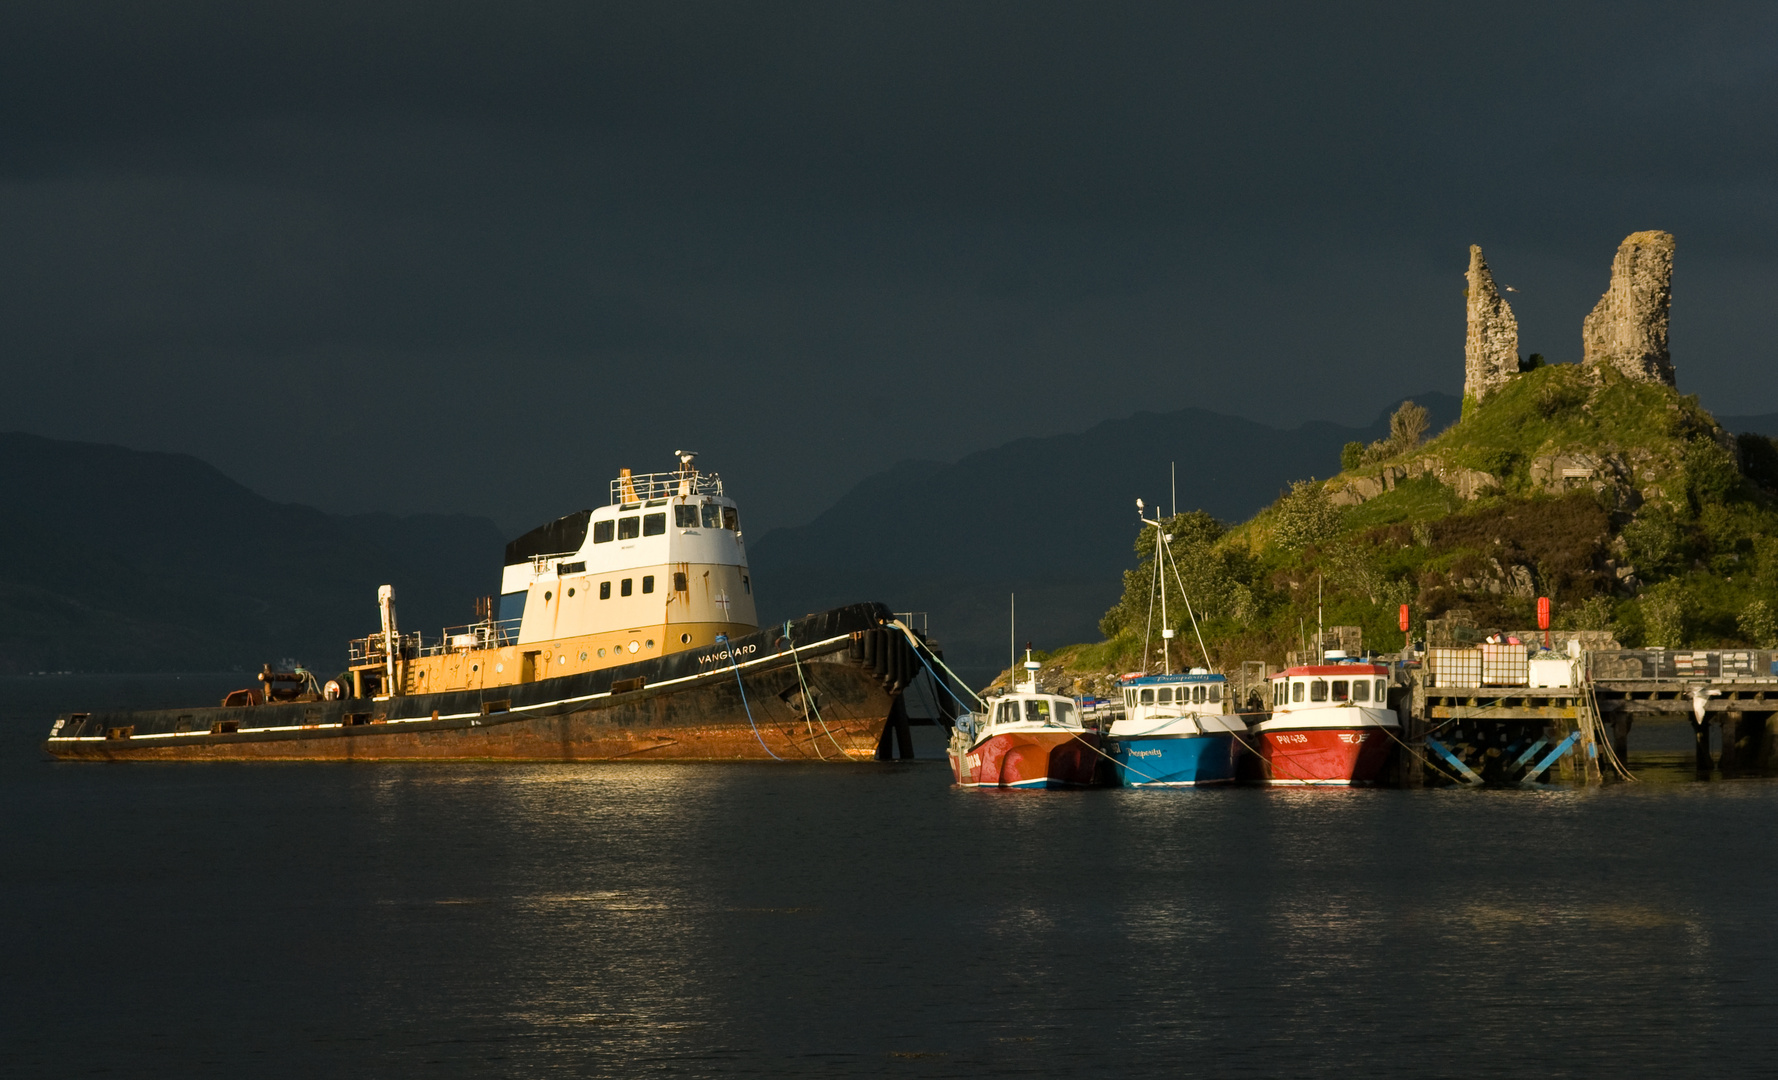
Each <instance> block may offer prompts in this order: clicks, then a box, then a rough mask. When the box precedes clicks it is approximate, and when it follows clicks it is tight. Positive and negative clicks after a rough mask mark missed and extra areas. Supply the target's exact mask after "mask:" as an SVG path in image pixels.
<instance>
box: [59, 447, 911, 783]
mask: <svg viewBox="0 0 1778 1080" xmlns="http://www.w3.org/2000/svg"><path fill="white" fill-rule="evenodd" d="M377 601H378V608H379V614H380V623H381V625H380V628H379V630H378V631H377V632H376V633H373V634H370V635H367V636H366V637H363V638H360V639H357V640H355V641H352V642H351V643H350V645H349V648H348V657H349V662H348V666H347V669H346V671H344V672H342V673H341V675H340V677H338V678H335V679H330V680H328V681H327V683H326V684H325V685H321V684H319V683H318V682H317V681H316V680H315V678H314V677H313V676H310V675H309V674H308V673H306V672H302V671H287V670H280V671H274V670H272V669H271V668H270V667H269V666H268V667H267V669H266V670H265V671H263V672H261V673H260V676H259V681H260V685H259V686H257V687H253V688H249V689H244V690H238V691H235V692H234V693H231V694H229V695H228V696H227V697H226V698H225V699H224V701H223V703H222V704H220V705H217V706H209V707H199V708H187V709H159V710H142V711H132V712H117V713H67V714H64V715H62V716H60V717H57V718H56V720H55V723H54V725H53V727H52V728H51V730H50V734H49V738H48V739H47V741H46V742H45V743H44V748H45V749H46V750H47V751H48V752H49V753H51V754H53V755H55V756H56V757H60V758H85V759H99V760H121V759H149V760H177V759H210V760H233V759H299V760H300V759H342V760H415V759H515V760H551V761H611V760H624V761H631V760H636V761H641V760H652V761H686V760H721V759H727V760H733V759H749V758H754V759H778V760H795V761H805V760H806V761H862V760H872V759H876V758H882V757H891V756H900V757H911V756H912V740H911V732H910V725H909V720H908V715H907V711H906V709H905V707H904V706H903V703H902V691H903V690H905V689H906V688H907V686H908V685H909V684H910V683H911V682H912V681H913V679H914V677H915V676H916V675H917V674H919V673H920V672H921V671H923V670H927V669H929V668H932V669H934V670H937V669H938V668H940V667H942V665H936V666H935V664H934V662H936V661H937V659H938V657H937V656H936V655H935V654H934V653H933V651H932V650H931V649H930V647H929V646H928V645H927V643H926V642H925V640H924V638H923V636H922V635H920V634H916V633H915V632H914V631H913V630H912V629H910V628H909V627H908V626H907V625H906V624H905V623H903V622H902V621H900V620H897V619H896V618H895V617H894V615H893V614H892V613H891V612H890V611H889V610H888V609H887V608H885V607H883V606H882V605H881V604H853V605H850V606H847V607H841V608H835V609H833V610H830V611H825V612H821V613H819V614H811V615H807V616H804V617H803V618H800V619H793V620H790V621H788V622H786V623H783V624H782V625H774V626H771V627H767V628H764V629H761V628H760V627H759V626H758V621H757V616H756V615H755V607H754V599H753V582H752V580H751V577H750V575H749V573H748V568H747V554H746V548H745V546H744V545H743V543H742V534H741V527H740V518H739V510H738V508H737V506H736V504H735V502H734V501H733V500H732V499H730V498H728V497H727V496H726V495H725V494H724V492H723V487H722V481H721V479H720V478H719V477H718V476H716V475H714V474H711V473H704V472H701V471H700V470H699V469H698V468H697V466H696V455H695V454H692V453H688V452H681V453H679V454H678V467H677V469H675V470H674V471H672V472H666V473H648V474H640V475H632V474H631V472H630V470H628V469H625V470H623V471H622V473H621V474H620V475H619V476H618V478H617V479H615V480H613V481H612V482H611V493H610V502H609V504H608V505H606V506H603V507H600V508H598V509H595V510H583V511H580V512H579V513H575V514H570V515H568V516H567V517H564V518H561V519H559V520H556V521H553V522H550V523H549V524H547V525H544V526H541V527H539V528H537V529H533V530H532V531H531V532H528V533H526V534H525V535H524V536H521V537H519V538H518V539H517V540H514V541H513V542H512V543H510V544H508V545H507V548H506V558H505V565H504V567H503V569H502V573H501V587H500V594H499V596H498V598H497V599H496V598H494V597H489V598H487V599H485V600H484V601H482V602H481V604H480V613H481V615H482V618H481V621H479V622H477V623H473V624H469V625H467V626H460V627H454V628H448V629H446V630H444V631H443V632H442V633H441V634H440V635H439V636H438V637H437V638H430V639H429V638H428V637H427V636H425V635H423V634H418V633H413V634H409V633H403V632H402V631H401V630H400V628H399V625H398V622H397V619H396V608H395V596H394V592H393V590H392V589H391V588H390V587H389V586H384V587H383V588H382V589H380V590H379V592H378V597H377ZM938 696H939V697H941V698H942V697H944V695H938ZM941 719H942V718H941Z"/></svg>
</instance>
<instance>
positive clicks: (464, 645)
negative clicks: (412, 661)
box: [420, 619, 524, 656]
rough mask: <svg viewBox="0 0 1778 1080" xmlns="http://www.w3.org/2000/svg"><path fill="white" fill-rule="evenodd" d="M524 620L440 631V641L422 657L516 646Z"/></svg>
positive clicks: (503, 621)
mask: <svg viewBox="0 0 1778 1080" xmlns="http://www.w3.org/2000/svg"><path fill="white" fill-rule="evenodd" d="M521 622H524V620H523V619H500V620H497V621H495V622H491V623H490V622H478V623H467V624H465V625H463V626H447V627H445V628H444V629H443V630H441V631H439V634H438V641H437V642H435V643H433V644H431V645H428V646H426V647H425V649H424V651H422V652H421V654H420V655H422V656H438V655H440V654H442V653H448V652H456V651H457V650H459V649H498V648H501V647H503V646H506V645H516V644H518V640H519V624H520V623H521Z"/></svg>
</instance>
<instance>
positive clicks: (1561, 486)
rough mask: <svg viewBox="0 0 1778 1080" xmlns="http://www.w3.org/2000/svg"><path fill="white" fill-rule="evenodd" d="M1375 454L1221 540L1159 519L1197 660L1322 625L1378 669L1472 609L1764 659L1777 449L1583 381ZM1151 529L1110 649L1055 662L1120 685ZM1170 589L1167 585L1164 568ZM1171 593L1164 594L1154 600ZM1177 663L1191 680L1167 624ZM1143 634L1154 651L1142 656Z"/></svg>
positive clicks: (1541, 374)
mask: <svg viewBox="0 0 1778 1080" xmlns="http://www.w3.org/2000/svg"><path fill="white" fill-rule="evenodd" d="M1396 420H1397V422H1396V424H1395V425H1394V426H1393V433H1392V434H1391V436H1389V437H1387V438H1385V439H1381V440H1379V441H1377V442H1375V443H1372V444H1371V445H1369V446H1363V445H1360V444H1357V443H1353V444H1350V445H1348V446H1347V447H1346V451H1345V454H1344V455H1343V460H1342V462H1341V464H1342V465H1343V468H1342V469H1341V471H1340V472H1339V473H1338V475H1336V476H1334V477H1333V478H1332V479H1331V480H1327V481H1321V480H1315V479H1310V480H1304V481H1299V482H1297V483H1296V484H1294V485H1293V486H1292V488H1291V490H1290V491H1289V492H1287V493H1285V494H1284V495H1283V496H1282V497H1280V498H1279V499H1278V500H1277V501H1276V502H1275V503H1273V504H1272V505H1271V506H1270V507H1268V508H1267V509H1265V510H1263V511H1262V512H1260V513H1259V514H1258V515H1257V516H1255V517H1254V518H1252V519H1251V520H1249V521H1247V522H1244V523H1242V524H1240V525H1236V526H1233V527H1229V526H1225V525H1224V524H1222V523H1220V522H1218V521H1216V520H1214V519H1213V518H1211V517H1210V516H1209V515H1207V514H1203V513H1200V512H1194V513H1189V514H1180V515H1178V516H1177V517H1175V518H1173V519H1170V521H1169V523H1168V531H1169V532H1170V533H1171V534H1172V536H1173V541H1172V543H1171V545H1170V551H1171V553H1172V559H1173V561H1174V562H1176V563H1177V565H1178V577H1179V579H1180V581H1181V582H1182V583H1183V585H1184V588H1185V592H1186V594H1187V595H1188V596H1189V597H1190V598H1191V600H1192V603H1193V605H1194V608H1195V610H1196V612H1197V614H1198V617H1199V628H1200V629H1201V631H1202V634H1203V638H1204V644H1205V646H1206V647H1207V650H1208V652H1209V654H1210V658H1211V660H1212V662H1213V663H1214V664H1215V665H1216V666H1218V667H1221V668H1223V669H1224V670H1227V669H1229V668H1231V667H1233V666H1235V665H1238V664H1239V663H1240V662H1241V661H1243V660H1267V661H1270V662H1273V663H1278V662H1281V661H1282V660H1283V659H1284V654H1285V652H1286V651H1287V650H1293V649H1298V648H1300V647H1302V644H1303V642H1304V640H1305V636H1306V635H1307V634H1312V633H1313V632H1314V628H1315V624H1316V598H1317V588H1318V586H1319V587H1320V589H1321V591H1322V596H1323V601H1322V602H1323V606H1324V608H1325V621H1326V623H1327V625H1329V626H1334V625H1356V626H1361V627H1363V629H1364V643H1365V646H1366V647H1367V648H1370V649H1375V650H1393V649H1397V648H1399V647H1400V646H1401V644H1402V634H1401V632H1400V630H1399V629H1398V628H1397V622H1396V620H1397V613H1398V610H1399V606H1400V605H1401V604H1404V603H1405V604H1408V605H1409V609H1410V612H1411V616H1412V619H1413V631H1412V632H1413V634H1414V636H1416V637H1419V636H1422V635H1423V633H1424V628H1425V623H1426V620H1427V619H1428V618H1429V617H1430V618H1436V617H1438V616H1440V615H1442V614H1444V613H1445V612H1446V611H1449V610H1453V609H1466V610H1468V611H1469V612H1471V614H1472V615H1473V617H1474V619H1475V621H1476V623H1477V624H1478V625H1481V626H1484V627H1490V626H1491V627H1499V628H1507V629H1521V628H1525V627H1529V626H1533V625H1535V605H1536V599H1537V597H1539V596H1548V597H1550V598H1551V601H1552V604H1553V606H1554V610H1555V618H1556V624H1557V625H1558V626H1559V627H1566V628H1570V629H1586V630H1610V631H1612V632H1613V633H1614V634H1615V636H1616V637H1617V638H1618V640H1619V641H1621V642H1622V643H1623V644H1625V645H1629V646H1641V645H1664V646H1668V647H1682V646H1695V647H1711V646H1729V645H1755V646H1760V647H1766V648H1772V647H1778V618H1775V616H1778V447H1775V445H1774V443H1773V440H1771V439H1769V438H1766V437H1764V436H1760V435H1741V436H1739V437H1736V436H1734V435H1731V434H1730V433H1729V432H1727V431H1725V430H1724V429H1723V428H1722V427H1721V426H1720V425H1719V424H1718V423H1717V422H1716V421H1715V419H1713V418H1712V417H1711V416H1710V414H1709V413H1707V412H1705V411H1704V410H1703V409H1702V408H1700V407H1699V405H1698V403H1697V401H1696V400H1695V399H1693V398H1690V397H1685V396H1682V395H1680V394H1679V393H1678V392H1677V391H1675V390H1673V389H1672V388H1670V387H1666V386H1660V385H1653V384H1649V383H1641V382H1632V381H1630V380H1628V379H1625V378H1624V377H1623V376H1621V375H1619V374H1618V373H1617V372H1615V371H1613V370H1610V369H1605V370H1590V369H1583V368H1581V367H1580V366H1578V365H1567V364H1564V365H1552V366H1542V367H1538V368H1536V369H1535V370H1532V371H1529V372H1525V373H1523V374H1521V375H1520V376H1518V377H1517V378H1515V379H1513V380H1512V381H1511V382H1510V383H1509V384H1508V385H1507V386H1506V387H1505V388H1504V389H1502V390H1500V391H1499V392H1497V393H1496V394H1494V395H1493V396H1491V397H1489V398H1488V399H1487V400H1486V401H1483V402H1481V403H1479V404H1476V403H1473V402H1472V403H1470V404H1469V405H1468V408H1467V410H1466V412H1465V414H1464V416H1463V418H1462V419H1461V420H1460V421H1458V423H1456V424H1454V425H1453V426H1451V427H1450V428H1449V429H1447V430H1446V431H1444V432H1442V433H1440V434H1438V435H1437V436H1436V437H1435V438H1432V439H1431V440H1430V441H1424V440H1423V438H1422V435H1423V430H1424V427H1425V423H1424V420H1423V419H1421V418H1417V417H1416V416H1415V415H1414V410H1413V409H1412V408H1411V407H1404V409H1403V410H1402V412H1401V413H1399V414H1398V415H1397V418H1396ZM1154 542H1155V534H1154V530H1153V529H1148V530H1145V531H1144V533H1143V535H1142V536H1141V537H1139V538H1138V539H1137V542H1136V554H1137V558H1138V563H1137V566H1136V567H1135V568H1134V569H1132V570H1129V571H1127V572H1126V573H1125V575H1124V585H1125V588H1124V594H1123V597H1122V599H1121V600H1120V601H1119V603H1118V604H1117V605H1116V606H1115V607H1113V608H1112V609H1111V610H1110V611H1109V612H1107V613H1106V615H1105V617H1104V619H1103V620H1102V621H1101V623H1100V630H1101V632H1102V633H1104V635H1105V637H1106V640H1105V641H1103V642H1101V643H1099V644H1096V645H1086V646H1074V647H1071V648H1070V649H1068V650H1066V651H1065V655H1059V656H1057V657H1056V660H1057V661H1059V662H1063V663H1064V665H1065V666H1066V667H1067V668H1069V669H1071V670H1074V671H1077V672H1086V671H1091V670H1097V671H1102V672H1109V671H1117V670H1132V669H1134V668H1135V667H1136V666H1139V665H1140V664H1141V658H1142V653H1143V648H1142V646H1143V641H1144V637H1145V631H1147V630H1149V629H1150V627H1151V621H1152V620H1154V619H1156V618H1158V613H1152V612H1151V598H1152V596H1153V595H1154V588H1153V577H1154V564H1153V558H1154ZM1167 573H1168V577H1169V578H1170V579H1171V578H1172V577H1173V569H1172V565H1171V563H1169V564H1167ZM1169 590H1170V595H1172V596H1174V597H1176V596H1177V592H1176V591H1175V590H1176V586H1174V585H1173V584H1172V582H1171V581H1170V582H1169ZM1176 606H1177V601H1176V600H1175V601H1174V602H1173V604H1172V605H1170V609H1169V612H1168V615H1169V620H1168V621H1170V622H1172V623H1173V624H1174V627H1175V629H1176V631H1177V633H1178V636H1177V637H1176V638H1175V639H1174V640H1175V649H1176V656H1175V663H1176V664H1177V663H1182V662H1184V663H1201V662H1202V659H1201V654H1200V652H1199V648H1198V645H1197V640H1196V637H1195V636H1194V634H1193V632H1192V629H1191V626H1190V624H1189V621H1188V620H1187V618H1186V616H1185V613H1184V612H1183V611H1175V610H1173V608H1174V607H1176ZM1159 629H1160V628H1159V626H1158V625H1155V626H1152V638H1151V640H1158V638H1159Z"/></svg>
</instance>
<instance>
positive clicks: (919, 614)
mask: <svg viewBox="0 0 1778 1080" xmlns="http://www.w3.org/2000/svg"><path fill="white" fill-rule="evenodd" d="M895 617H896V618H897V619H900V620H901V624H902V625H903V626H905V627H907V628H908V629H909V630H912V631H913V632H914V633H916V634H918V635H920V637H921V638H922V639H924V638H925V637H927V635H928V631H927V629H926V613H925V612H924V611H898V612H896V613H895Z"/></svg>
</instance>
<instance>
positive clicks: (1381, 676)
mask: <svg viewBox="0 0 1778 1080" xmlns="http://www.w3.org/2000/svg"><path fill="white" fill-rule="evenodd" d="M1388 700H1389V669H1388V668H1386V667H1382V666H1381V665H1378V664H1370V663H1363V662H1354V661H1343V662H1342V661H1337V660H1330V661H1329V662H1328V663H1325V664H1305V665H1302V666H1300V667H1293V668H1286V669H1285V670H1284V671H1282V672H1279V673H1278V674H1277V675H1274V676H1272V708H1273V710H1274V711H1280V710H1282V711H1285V712H1290V711H1295V710H1301V709H1338V708H1375V709H1381V708H1386V707H1387V702H1388Z"/></svg>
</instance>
